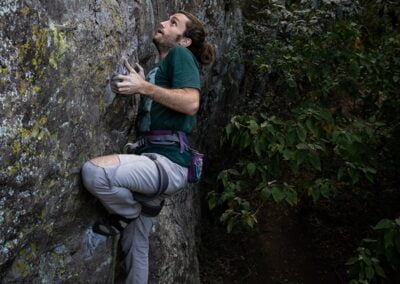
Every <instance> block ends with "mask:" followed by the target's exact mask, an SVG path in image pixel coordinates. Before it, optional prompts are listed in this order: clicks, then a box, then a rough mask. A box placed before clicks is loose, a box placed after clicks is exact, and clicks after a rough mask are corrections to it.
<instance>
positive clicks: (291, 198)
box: [286, 189, 298, 206]
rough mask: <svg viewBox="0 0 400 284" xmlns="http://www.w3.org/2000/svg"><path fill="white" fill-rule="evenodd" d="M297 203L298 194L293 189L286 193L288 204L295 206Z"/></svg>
mask: <svg viewBox="0 0 400 284" xmlns="http://www.w3.org/2000/svg"><path fill="white" fill-rule="evenodd" d="M297 201H298V199H297V192H296V191H295V190H293V189H290V190H288V191H287V192H286V202H287V203H289V204H290V205H292V206H293V205H295V204H297Z"/></svg>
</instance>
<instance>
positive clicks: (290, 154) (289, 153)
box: [282, 149, 294, 161]
mask: <svg viewBox="0 0 400 284" xmlns="http://www.w3.org/2000/svg"><path fill="white" fill-rule="evenodd" d="M282 155H283V159H284V160H286V161H289V160H292V159H293V157H294V153H293V152H292V151H290V150H289V149H285V150H283V153H282Z"/></svg>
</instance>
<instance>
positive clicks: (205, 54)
mask: <svg viewBox="0 0 400 284" xmlns="http://www.w3.org/2000/svg"><path fill="white" fill-rule="evenodd" d="M214 60H215V48H214V46H213V45H212V44H211V43H210V42H208V41H205V42H204V43H203V45H202V47H201V55H200V63H201V64H203V65H208V64H210V63H211V62H213V61H214Z"/></svg>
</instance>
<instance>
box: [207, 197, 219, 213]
mask: <svg viewBox="0 0 400 284" xmlns="http://www.w3.org/2000/svg"><path fill="white" fill-rule="evenodd" d="M215 206H217V197H216V196H215V194H213V195H210V196H209V198H208V208H209V209H210V210H212V209H214V208H215Z"/></svg>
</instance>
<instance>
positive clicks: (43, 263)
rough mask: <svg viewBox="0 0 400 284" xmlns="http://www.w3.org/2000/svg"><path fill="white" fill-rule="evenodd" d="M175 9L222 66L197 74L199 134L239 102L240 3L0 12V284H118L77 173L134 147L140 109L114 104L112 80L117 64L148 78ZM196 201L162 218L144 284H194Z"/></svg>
mask: <svg viewBox="0 0 400 284" xmlns="http://www.w3.org/2000/svg"><path fill="white" fill-rule="evenodd" d="M179 9H185V10H187V11H190V12H193V13H194V14H196V15H197V16H199V18H201V19H202V20H204V22H205V23H206V24H207V26H208V29H209V34H210V39H211V41H212V42H214V43H215V45H216V47H217V54H218V60H217V62H216V63H215V64H214V65H213V66H211V67H208V68H205V69H204V72H203V79H202V80H203V85H204V89H203V90H204V91H203V93H204V95H205V96H204V97H203V101H202V108H201V112H200V124H199V125H200V126H199V130H201V129H204V128H205V127H208V126H212V125H213V124H214V123H215V120H218V118H219V116H218V113H220V112H223V108H224V106H225V105H226V102H228V101H229V100H231V99H232V98H234V97H235V95H237V94H238V89H239V84H240V80H241V76H243V68H242V67H241V66H242V65H241V63H240V62H241V60H240V56H239V53H238V51H237V46H238V44H237V41H238V36H239V35H240V32H241V25H240V23H241V14H240V10H239V8H238V3H237V1H229V0H225V1H223V0H206V1H200V0H197V1H177V0H174V1H155V0H153V1H151V0H135V1H128V0H95V1H79V0H74V1H66V0H55V1H50V0H30V1H28V0H26V1H15V0H4V1H2V2H1V3H0V42H1V44H0V187H1V188H0V189H1V190H0V279H2V283H12V282H17V283H21V282H26V283H62V282H68V283H69V282H71V283H72V282H73V283H77V282H79V283H85V282H91V283H111V282H113V279H114V268H115V266H116V263H115V257H113V255H115V254H116V249H117V240H113V239H111V238H108V239H106V238H104V237H102V236H99V235H96V234H94V233H93V232H92V231H91V229H90V227H91V224H92V223H93V221H94V220H96V219H97V218H98V217H99V216H100V215H101V214H103V213H104V212H103V211H102V209H101V206H100V205H99V203H98V202H97V201H95V200H94V198H93V197H91V196H90V195H89V194H88V193H86V191H85V190H84V189H83V187H82V185H81V180H80V166H81V165H82V163H83V162H85V161H86V160H88V159H89V158H92V157H95V156H99V155H104V154H109V153H119V152H121V149H122V147H123V145H124V144H125V143H126V142H127V141H128V140H129V139H133V138H134V136H135V133H134V128H133V125H134V122H135V118H136V113H137V103H138V97H136V96H133V97H122V96H115V94H113V93H112V92H111V90H110V88H109V86H108V81H107V80H108V78H109V77H110V75H111V74H113V73H114V72H121V71H122V66H121V58H122V56H127V57H128V58H129V59H130V62H132V63H133V62H137V61H139V62H140V63H141V64H142V65H144V66H145V67H147V68H149V67H150V66H151V64H153V63H154V53H155V49H154V47H153V45H152V42H151V38H152V33H153V31H154V28H155V27H156V26H157V24H158V22H159V21H160V20H162V19H165V18H166V17H167V15H168V14H169V13H171V12H173V11H176V10H179ZM199 133H201V131H198V132H197V134H199ZM212 136H213V137H218V133H215V134H214V135H212ZM215 139H216V138H215ZM215 139H214V140H215ZM197 140H198V141H200V142H201V141H203V142H201V143H200V144H204V145H209V144H210V142H209V141H211V140H209V139H208V137H203V136H201V135H197ZM203 148H204V147H203ZM205 148H206V147H205ZM197 200H198V195H197V194H196V191H195V189H193V188H190V189H188V190H186V191H185V192H182V193H181V194H179V195H178V196H176V197H175V198H174V199H172V200H170V201H169V202H168V203H167V206H166V208H165V209H164V211H163V213H162V215H161V216H160V217H159V218H158V225H157V226H156V228H157V229H156V232H155V233H154V234H153V236H152V238H151V265H150V268H151V276H150V282H151V283H198V282H199V275H198V263H197V256H196V250H195V239H196V237H195V226H196V224H197V221H198V216H199V212H198V206H197V205H196V202H197Z"/></svg>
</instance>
